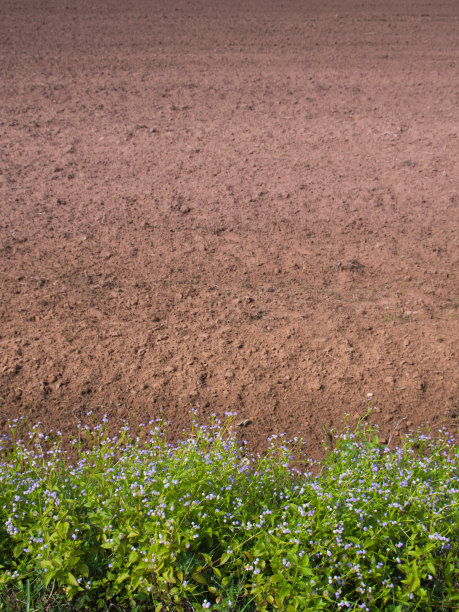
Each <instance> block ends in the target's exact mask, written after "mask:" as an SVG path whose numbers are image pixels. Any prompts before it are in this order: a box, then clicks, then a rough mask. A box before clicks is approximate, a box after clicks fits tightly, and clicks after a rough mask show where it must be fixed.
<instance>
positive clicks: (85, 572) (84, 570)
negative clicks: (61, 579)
mask: <svg viewBox="0 0 459 612" xmlns="http://www.w3.org/2000/svg"><path fill="white" fill-rule="evenodd" d="M78 572H79V573H80V574H81V575H82V576H89V567H88V566H87V565H86V563H83V561H80V562H79V563H78Z"/></svg>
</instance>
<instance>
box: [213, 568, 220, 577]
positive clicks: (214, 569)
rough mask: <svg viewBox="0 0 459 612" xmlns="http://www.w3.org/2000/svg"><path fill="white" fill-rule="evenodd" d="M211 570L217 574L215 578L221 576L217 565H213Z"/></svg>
mask: <svg viewBox="0 0 459 612" xmlns="http://www.w3.org/2000/svg"><path fill="white" fill-rule="evenodd" d="M212 571H213V572H214V574H215V575H216V576H217V578H221V577H222V573H221V571H220V570H219V569H218V567H213V568H212Z"/></svg>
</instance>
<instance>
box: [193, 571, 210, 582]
mask: <svg viewBox="0 0 459 612" xmlns="http://www.w3.org/2000/svg"><path fill="white" fill-rule="evenodd" d="M191 577H192V578H193V580H195V581H196V582H199V584H207V580H206V579H205V578H204V576H203V575H202V574H198V573H197V572H194V574H191Z"/></svg>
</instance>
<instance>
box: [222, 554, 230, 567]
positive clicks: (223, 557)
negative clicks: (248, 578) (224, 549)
mask: <svg viewBox="0 0 459 612" xmlns="http://www.w3.org/2000/svg"><path fill="white" fill-rule="evenodd" d="M229 558H230V555H229V554H228V553H223V554H222V556H221V558H220V565H224V564H225V563H226V562H227V561H228V559H229Z"/></svg>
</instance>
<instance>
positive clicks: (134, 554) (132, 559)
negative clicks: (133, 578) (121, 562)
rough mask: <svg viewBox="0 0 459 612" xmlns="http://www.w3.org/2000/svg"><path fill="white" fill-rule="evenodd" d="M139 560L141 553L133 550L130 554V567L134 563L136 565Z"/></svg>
mask: <svg viewBox="0 0 459 612" xmlns="http://www.w3.org/2000/svg"><path fill="white" fill-rule="evenodd" d="M138 558H139V553H137V552H136V551H135V550H131V552H130V553H129V558H128V565H132V564H133V563H135V562H136V561H137V559H138Z"/></svg>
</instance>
